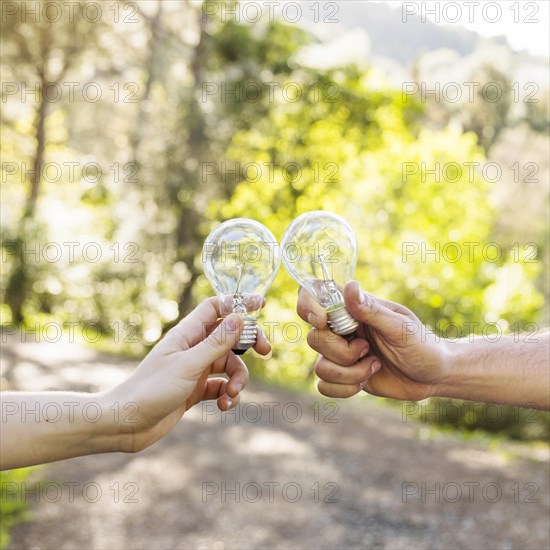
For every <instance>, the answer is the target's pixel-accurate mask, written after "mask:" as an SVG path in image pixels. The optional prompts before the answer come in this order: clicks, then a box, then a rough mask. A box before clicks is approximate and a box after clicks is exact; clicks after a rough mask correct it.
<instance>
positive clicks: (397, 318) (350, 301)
mask: <svg viewBox="0 0 550 550" xmlns="http://www.w3.org/2000/svg"><path fill="white" fill-rule="evenodd" d="M344 302H345V304H346V308H347V309H348V311H349V312H350V313H351V315H353V317H355V318H356V319H357V320H358V321H361V322H362V323H365V324H366V325H369V326H371V327H372V328H374V329H376V330H378V331H380V332H383V333H385V334H387V335H389V334H391V333H393V332H396V331H397V332H398V333H399V334H400V331H401V328H402V324H403V318H402V316H401V315H400V314H399V313H396V312H395V311H392V310H391V309H389V308H387V307H386V306H385V305H384V304H383V303H382V301H381V300H379V299H378V298H377V297H376V296H374V295H373V294H370V293H368V292H364V291H363V290H362V289H361V287H360V286H359V283H358V282H357V281H351V282H349V283H347V284H346V286H345V287H344Z"/></svg>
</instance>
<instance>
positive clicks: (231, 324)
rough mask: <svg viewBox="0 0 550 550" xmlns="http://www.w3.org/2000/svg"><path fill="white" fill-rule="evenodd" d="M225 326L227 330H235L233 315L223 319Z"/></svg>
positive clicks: (235, 324) (235, 321) (235, 323)
mask: <svg viewBox="0 0 550 550" xmlns="http://www.w3.org/2000/svg"><path fill="white" fill-rule="evenodd" d="M225 326H226V328H227V330H235V329H236V328H237V319H236V318H235V317H228V318H227V319H226V320H225Z"/></svg>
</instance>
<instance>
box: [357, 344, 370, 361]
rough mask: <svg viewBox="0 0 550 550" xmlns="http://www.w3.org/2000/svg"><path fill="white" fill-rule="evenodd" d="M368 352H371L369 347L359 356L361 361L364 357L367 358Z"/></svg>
mask: <svg viewBox="0 0 550 550" xmlns="http://www.w3.org/2000/svg"><path fill="white" fill-rule="evenodd" d="M368 352H369V347H368V346H367V347H366V348H365V349H364V350H363V351H362V352H361V353H360V354H359V359H363V357H365V355H367V353H368Z"/></svg>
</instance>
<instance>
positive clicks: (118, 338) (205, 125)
mask: <svg viewBox="0 0 550 550" xmlns="http://www.w3.org/2000/svg"><path fill="white" fill-rule="evenodd" d="M146 4H147V6H145V5H144V7H143V10H144V12H143V14H142V15H143V17H141V18H140V21H139V24H136V25H133V26H127V27H126V28H125V32H121V30H120V28H118V27H117V26H116V25H115V24H109V23H108V22H101V24H98V25H86V24H85V22H83V23H81V24H80V25H79V26H73V27H65V26H55V28H54V26H53V25H51V24H48V23H47V22H46V23H45V22H41V23H40V24H39V25H38V24H37V25H33V23H32V20H31V21H30V22H26V23H24V24H23V23H19V24H17V23H16V24H13V25H12V26H11V27H8V28H6V29H5V33H4V37H3V47H4V56H3V59H2V72H3V76H4V79H5V80H6V79H7V80H8V81H14V82H18V83H25V84H26V85H27V86H28V87H29V88H33V87H34V86H35V84H36V85H37V86H38V89H39V90H40V93H38V94H37V97H36V100H35V101H26V102H21V101H20V98H18V97H17V95H15V96H10V97H8V98H6V104H5V109H4V111H5V112H4V120H3V123H2V135H3V140H2V141H3V143H2V147H3V152H4V159H6V160H9V161H10V162H13V163H15V164H16V165H19V166H21V165H22V163H26V167H27V169H30V168H31V167H32V166H37V167H38V170H37V173H38V174H42V176H41V177H39V178H36V177H34V176H29V177H22V175H21V173H17V174H16V175H13V174H10V173H8V172H6V167H5V165H4V164H3V165H2V170H4V171H3V172H2V180H3V182H4V181H7V182H8V184H6V185H3V190H2V195H3V201H2V230H3V232H4V237H3V244H2V246H3V249H2V254H3V258H2V273H1V276H0V287H1V301H2V304H3V305H2V307H1V309H0V312H1V314H2V322H3V323H4V324H6V323H11V322H16V323H23V324H24V325H26V326H31V327H32V326H33V325H34V324H35V322H37V320H38V322H41V321H42V320H43V319H45V318H47V319H51V320H57V321H58V322H60V323H66V322H73V321H76V322H78V323H79V324H80V325H81V326H86V327H88V328H87V330H89V331H90V332H87V333H86V335H87V336H90V335H93V339H95V336H96V335H99V336H103V338H102V339H101V340H100V342H99V343H98V345H100V346H102V347H103V348H106V349H109V350H110V351H121V350H123V351H126V352H131V353H135V354H141V353H143V352H144V350H145V349H146V348H147V347H148V346H150V345H152V344H153V343H154V342H155V341H157V340H158V338H160V337H161V334H162V332H163V331H165V330H166V329H167V328H169V327H170V326H171V325H172V324H173V323H175V322H176V321H177V319H178V318H179V317H180V316H182V315H184V314H185V313H187V312H188V311H189V310H190V308H191V307H193V305H194V304H195V303H196V301H197V300H199V299H201V298H203V297H205V296H207V295H211V294H212V290H211V289H210V287H209V285H208V283H207V281H206V279H205V278H204V276H203V275H202V266H201V261H200V250H201V246H202V243H203V240H204V238H205V236H206V235H207V234H208V232H209V231H210V229H211V228H212V227H213V226H214V225H216V224H217V223H219V222H220V221H223V220H225V219H228V218H232V217H249V218H254V219H257V220H258V221H260V222H262V223H264V224H265V225H266V226H267V227H269V228H270V229H271V230H272V232H273V233H274V234H275V236H276V237H277V238H279V239H280V238H281V237H282V234H283V232H284V230H285V228H286V226H287V225H288V224H289V223H290V222H291V221H292V219H294V217H296V216H297V215H299V214H301V213H303V212H306V211H308V210H314V209H326V210H330V211H333V212H335V213H337V214H340V215H342V216H344V217H345V218H346V219H347V220H348V221H349V222H350V224H351V225H352V227H353V228H354V230H355V231H356V233H357V236H358V240H359V247H360V251H359V265H358V268H357V279H358V280H360V281H361V282H362V284H363V286H364V287H365V288H367V289H368V290H370V291H371V292H373V293H375V294H378V295H380V296H381V297H384V298H388V299H391V300H394V301H398V302H402V303H404V304H405V305H407V306H408V307H409V308H410V309H412V310H413V311H414V312H415V313H417V315H418V316H419V317H420V318H421V319H422V320H423V321H424V322H425V323H427V324H428V326H429V327H431V329H433V330H434V331H436V332H439V333H442V334H443V335H444V336H448V337H452V336H455V334H454V333H452V334H449V333H448V330H447V329H448V324H449V323H454V324H455V325H459V326H461V327H464V323H469V322H472V323H476V322H477V323H480V324H481V325H482V324H483V323H498V324H499V326H500V327H502V328H503V329H504V330H505V331H506V330H509V331H511V330H513V327H514V326H517V327H524V326H525V325H526V323H528V322H540V321H541V320H542V321H543V320H544V314H543V307H544V298H545V296H547V295H548V290H547V282H546V280H545V270H544V266H545V263H544V262H543V261H542V260H543V259H544V258H547V254H548V250H547V246H546V245H545V244H544V243H542V244H541V246H540V247H539V248H538V249H537V256H536V258H535V260H536V261H534V262H531V263H529V262H526V261H523V260H524V259H525V258H524V256H525V251H520V250H517V251H514V250H512V249H511V245H513V242H510V241H507V240H506V239H505V237H503V235H504V233H499V232H498V230H497V229H498V222H499V219H498V218H499V216H498V212H497V211H496V210H495V206H494V202H493V201H492V199H491V196H492V192H493V191H494V189H493V187H494V185H493V184H491V183H490V182H488V181H487V180H486V179H484V178H483V177H482V174H481V173H480V172H479V171H478V170H476V171H474V172H473V176H471V174H470V173H469V171H468V170H466V169H462V171H461V172H460V173H456V174H454V175H453V177H450V178H447V179H445V178H436V177H433V176H430V175H426V173H425V170H423V169H422V165H423V163H424V164H425V166H426V168H427V169H428V170H432V169H434V168H435V167H436V165H439V166H440V167H444V166H446V165H450V164H452V163H459V164H460V165H461V166H462V167H464V166H466V164H465V163H480V164H481V165H482V164H483V163H484V162H485V161H486V160H487V159H486V149H488V148H489V146H491V147H493V146H494V140H495V139H496V138H497V137H498V135H500V134H501V132H502V131H503V128H504V126H505V124H506V120H505V119H506V116H507V109H508V104H507V103H506V104H505V103H503V104H501V105H500V104H499V105H497V106H494V105H493V106H492V107H491V109H492V110H491V109H483V108H482V109H481V112H468V113H467V116H466V115H465V120H464V124H462V125H460V124H458V125H457V124H456V121H454V120H450V117H449V118H448V119H445V121H444V124H440V125H437V124H434V123H433V122H430V123H429V124H428V123H427V122H426V121H427V120H429V115H430V113H429V112H426V110H429V109H430V105H429V104H428V105H426V104H421V103H420V102H418V101H416V100H415V99H414V98H412V97H408V98H407V99H406V100H404V99H403V97H402V94H401V92H400V91H399V90H395V89H394V88H392V87H391V86H390V85H389V84H388V83H387V82H386V80H385V79H384V77H383V76H381V74H380V73H379V72H377V70H376V69H375V68H373V67H368V66H356V65H346V64H345V63H342V66H341V67H338V68H332V69H323V70H321V69H317V68H313V67H309V66H307V65H305V64H302V63H300V62H298V57H297V54H298V53H299V52H300V50H301V48H302V47H303V46H305V45H311V44H314V43H315V41H316V38H315V37H314V36H313V35H311V34H310V33H308V32H307V31H305V30H303V29H300V28H298V27H297V26H292V25H286V24H283V23H281V22H274V23H266V24H261V25H246V24H237V23H235V22H234V21H231V20H228V21H221V20H219V19H216V18H215V17H209V18H208V20H207V21H205V20H204V18H202V17H201V13H200V5H199V4H197V3H193V2H179V3H167V2H164V3H163V2H148V3H146ZM54 31H55V32H54ZM29 37H30V38H31V40H30V41H29ZM27 43H32V44H33V46H32V47H30V48H28V47H26V44H27ZM39 46H40V47H39ZM484 70H485V71H486V72H487V73H488V74H489V75H490V76H491V75H493V76H494V75H495V74H496V73H494V71H493V69H491V68H490V67H489V68H487V67H486V68H484ZM497 76H498V78H499V79H500V80H502V81H503V82H504V80H505V76H503V75H500V74H498V75H497ZM497 76H494V78H497ZM64 81H74V82H78V83H80V87H79V88H77V90H80V89H81V88H82V86H83V85H84V84H85V83H86V82H89V81H94V82H97V83H99V85H100V86H101V89H102V90H103V95H104V97H103V98H102V99H101V100H100V101H98V102H89V101H85V100H84V99H83V97H82V94H81V93H80V94H79V93H77V94H76V96H75V97H76V99H74V100H72V101H70V100H68V99H67V97H66V96H64V98H63V99H62V100H61V101H56V102H53V101H50V100H48V97H47V95H45V94H44V93H42V92H43V90H45V89H46V88H47V86H48V85H51V83H57V84H62V83H63V82H64ZM247 84H252V85H254V88H257V87H258V86H259V87H260V89H261V93H260V94H259V96H258V97H255V96H252V97H251V98H250V97H249V98H247V97H246V95H245V94H244V93H243V90H244V89H246V85H247ZM134 85H135V87H134ZM125 86H126V87H125ZM128 86H129V87H128ZM135 89H137V92H136V98H137V100H136V101H134V100H133V99H134V97H133V92H134V91H135ZM224 89H225V90H227V91H229V93H227V94H225V95H224V93H223V90H224ZM270 89H271V90H274V91H275V93H273V94H271V93H269V90H270ZM283 89H286V90H290V91H289V92H288V93H289V94H290V95H287V96H285V95H284V94H283V93H282V90H283ZM117 90H118V94H119V95H118V101H117V100H116V99H115V98H116V97H117V96H116V95H115V94H116V91H117ZM213 90H216V91H215V92H213V93H211V94H210V93H209V92H211V91H213ZM232 90H233V91H235V90H240V91H241V93H238V92H237V96H235V94H232V93H231V91H232ZM296 90H299V91H300V94H301V95H300V97H299V98H298V99H296V97H295V95H294V94H295V93H296ZM482 105H483V104H482ZM468 124H469V126H468ZM487 127H491V128H493V129H495V131H494V132H493V133H490V135H489V134H488V133H487V132H485V128H487ZM464 128H470V129H471V130H472V131H471V132H466V131H464ZM484 132H485V133H484ZM483 136H485V138H484V137H483ZM487 136H489V137H487ZM493 138H494V139H493ZM478 143H480V144H481V146H483V147H485V150H484V149H483V148H482V147H481V146H480V145H479V144H478ZM48 162H57V163H58V164H60V165H63V163H67V162H75V163H77V169H76V176H75V177H71V175H70V172H69V171H68V170H64V171H63V173H62V175H61V178H60V179H59V180H58V181H53V180H52V179H51V177H50V178H48V177H44V174H43V171H42V169H43V168H44V165H45V163H48ZM87 165H90V166H93V170H92V172H93V174H95V177H90V174H89V173H88V175H87V176H86V174H84V173H83V170H82V167H83V166H87ZM454 176H456V177H454ZM543 225H544V226H545V228H546V230H547V224H543ZM530 227H531V226H530V225H529V223H525V224H523V225H522V229H523V231H524V232H523V233H522V235H523V238H524V242H527V241H529V240H535V241H537V242H538V239H539V235H540V233H536V236H535V237H531V233H530ZM537 231H539V230H538V229H537ZM48 242H53V243H59V244H63V243H65V242H77V243H79V247H78V248H77V249H76V250H77V252H76V255H75V258H74V259H73V260H70V259H69V257H68V254H67V252H66V250H67V249H66V248H65V249H64V250H65V253H64V254H63V256H62V258H61V259H60V260H59V261H55V262H48V261H44V258H43V257H38V258H37V257H36V255H35V254H33V253H32V251H33V250H34V249H35V248H34V247H35V246H36V244H37V243H39V244H40V243H42V244H44V243H48ZM493 242H497V243H499V244H500V245H501V248H502V250H503V251H504V254H503V255H502V257H501V258H500V259H498V261H494V262H493V261H487V260H486V259H485V258H484V257H483V255H482V254H480V253H476V254H475V255H474V257H473V259H472V260H471V261H470V259H469V258H467V257H466V256H467V254H468V252H467V250H468V248H467V246H466V243H478V244H477V248H476V250H477V251H478V252H479V251H481V250H482V249H483V247H484V246H485V245H487V244H488V243H493ZM88 243H96V244H97V245H98V246H100V248H101V250H102V255H101V257H100V258H99V259H98V260H97V261H90V260H89V259H87V258H86V257H84V256H83V254H82V250H83V247H84V246H85V245H86V244H88ZM447 243H458V244H459V246H460V247H461V248H462V253H463V256H462V258H460V259H459V260H457V261H445V260H444V259H440V260H439V261H437V259H434V257H433V255H431V256H430V255H427V256H426V257H425V258H424V257H423V254H422V253H420V252H419V253H416V254H414V255H409V256H405V255H404V254H405V252H406V251H407V250H411V248H406V247H407V246H410V247H412V249H415V247H418V250H421V247H425V249H426V251H430V250H434V249H436V247H439V250H440V251H441V250H442V249H443V247H445V245H446V244H447ZM24 247H27V248H28V249H29V250H30V251H31V253H30V254H26V255H24V256H23V259H22V255H21V254H20V253H19V252H20V251H21V250H23V249H24ZM14 249H15V250H16V251H18V252H16V253H13V250H14ZM520 252H521V254H523V256H522V258H520V259H519V260H518V257H517V254H519V253H520ZM451 254H452V252H451ZM546 275H547V273H546ZM296 292H297V288H296V284H295V283H294V281H292V280H291V279H290V278H289V277H288V275H287V274H286V273H285V272H284V271H281V273H280V275H279V277H278V278H277V280H276V282H275V284H274V286H273V288H272V289H271V291H270V292H269V294H268V296H267V299H268V303H267V306H266V308H265V313H264V315H263V317H262V318H261V320H263V323H264V326H265V329H266V332H268V334H269V335H270V336H271V337H272V340H273V346H274V355H273V358H272V359H271V360H270V361H268V362H260V361H256V360H255V359H254V358H251V359H250V361H251V363H252V368H253V372H254V373H255V374H256V375H257V376H263V377H265V378H266V379H268V380H270V381H275V382H278V383H281V384H287V385H298V386H300V385H302V384H303V383H304V380H308V381H309V380H310V377H311V375H312V367H313V363H314V360H315V354H314V353H313V352H312V351H311V350H310V349H309V348H308V347H307V345H306V341H305V338H306V334H307V330H308V327H307V326H306V325H305V324H304V323H302V322H301V321H300V320H299V319H298V318H297V315H296V313H295V303H296ZM261 322H262V321H261ZM543 322H544V321H543ZM268 323H269V324H268ZM470 420H471V419H470ZM470 420H468V422H466V421H465V425H466V424H468V423H469V424H468V425H472V423H471V422H470ZM473 423H474V424H475V420H474V421H473ZM508 426H509V427H510V430H511V432H514V430H520V428H518V427H517V426H516V425H515V424H514V422H513V421H510V422H509V423H508ZM514 433H515V432H514ZM522 433H523V432H522ZM525 433H526V434H527V432H525Z"/></svg>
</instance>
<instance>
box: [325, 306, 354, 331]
mask: <svg viewBox="0 0 550 550" xmlns="http://www.w3.org/2000/svg"><path fill="white" fill-rule="evenodd" d="M327 318H328V325H329V327H330V330H332V332H334V333H336V334H338V335H340V336H347V335H348V334H351V333H352V332H354V331H356V330H357V328H358V327H359V323H358V321H357V319H355V318H353V317H352V316H351V315H350V313H349V311H348V310H347V309H346V307H345V306H344V305H342V307H339V308H338V309H334V310H332V311H329V312H327Z"/></svg>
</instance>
